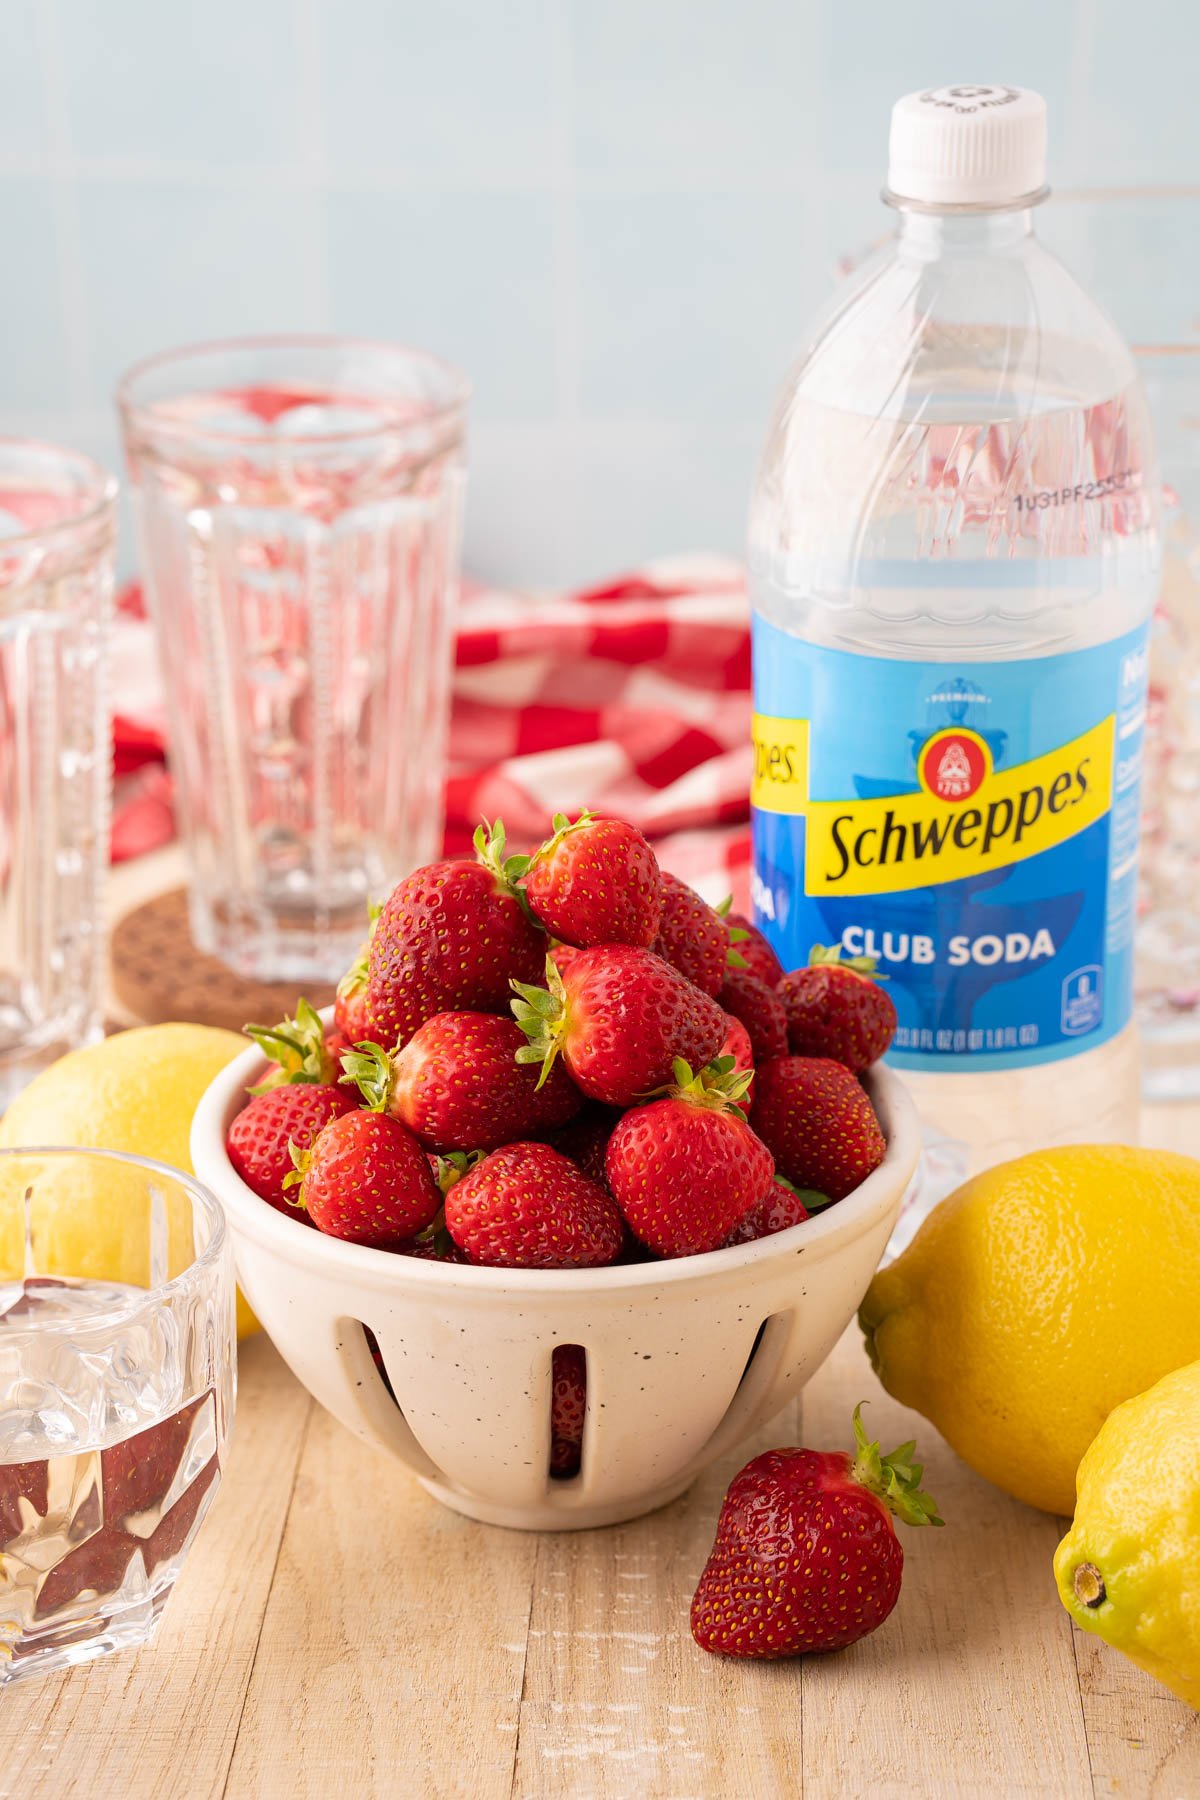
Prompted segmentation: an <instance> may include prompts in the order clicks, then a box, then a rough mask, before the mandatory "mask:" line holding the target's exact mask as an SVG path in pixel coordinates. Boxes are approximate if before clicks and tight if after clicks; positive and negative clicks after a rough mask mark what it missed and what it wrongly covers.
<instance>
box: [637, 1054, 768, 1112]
mask: <svg viewBox="0 0 1200 1800" xmlns="http://www.w3.org/2000/svg"><path fill="white" fill-rule="evenodd" d="M671 1073H672V1075H673V1076H674V1077H675V1079H674V1081H673V1082H671V1083H670V1084H669V1085H668V1086H667V1087H664V1088H658V1089H656V1090H655V1094H656V1096H658V1095H664V1096H666V1097H668V1098H669V1099H672V1100H686V1101H687V1103H688V1105H689V1106H704V1107H708V1108H709V1109H710V1110H712V1111H713V1112H736V1113H740V1110H741V1109H740V1108H739V1106H738V1101H739V1100H742V1099H744V1098H745V1096H746V1093H747V1091H748V1089H749V1087H750V1083H751V1082H752V1081H753V1080H754V1070H753V1069H744V1070H739V1069H738V1068H737V1066H736V1064H735V1063H734V1060H733V1058H732V1056H714V1057H713V1060H712V1061H711V1062H710V1063H708V1064H707V1065H706V1066H705V1067H704V1068H703V1069H701V1070H700V1071H699V1072H698V1074H695V1075H693V1074H692V1071H691V1067H690V1065H689V1064H688V1063H686V1062H685V1061H684V1059H683V1057H682V1056H677V1057H676V1058H675V1061H674V1062H673V1063H672V1064H671ZM646 1098H647V1099H649V1098H650V1096H649V1095H647V1096H646Z"/></svg>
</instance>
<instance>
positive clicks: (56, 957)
mask: <svg viewBox="0 0 1200 1800" xmlns="http://www.w3.org/2000/svg"><path fill="white" fill-rule="evenodd" d="M116 493H117V484H116V481H115V480H114V478H113V477H112V476H111V475H109V474H107V473H106V471H105V470H103V469H101V468H99V467H98V466H97V465H96V464H95V463H94V462H92V461H90V460H89V458H88V457H86V456H80V455H78V454H76V452H74V451H72V450H64V449H60V448H59V447H58V446H57V445H55V444H38V443H32V442H28V441H26V440H23V439H10V438H5V439H0V1111H2V1110H3V1108H4V1107H5V1106H6V1105H7V1104H8V1102H9V1100H11V1098H12V1096H13V1095H14V1094H15V1093H16V1092H17V1090H18V1089H19V1088H21V1087H23V1086H24V1085H25V1083H26V1082H27V1081H28V1080H29V1079H30V1077H31V1076H32V1075H34V1074H36V1072H37V1071H38V1069H40V1068H42V1067H43V1066H44V1065H45V1064H46V1063H49V1062H53V1061H54V1060H55V1058H56V1057H58V1056H61V1055H62V1054H63V1052H64V1051H66V1050H70V1049H73V1048H75V1047H76V1046H77V1045H79V1044H84V1043H88V1042H91V1041H93V1040H94V1039H95V1038H97V1037H99V1036H100V1034H101V1030H102V1016H101V994H102V983H103V980H104V959H105V942H106V939H105V928H104V882H105V876H106V873H107V869H108V824H109V804H110V793H111V787H112V755H111V750H110V737H109V706H108V685H107V671H108V638H109V620H110V613H111V604H112V579H113V547H114V542H115V537H116Z"/></svg>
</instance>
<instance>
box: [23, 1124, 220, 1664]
mask: <svg viewBox="0 0 1200 1800" xmlns="http://www.w3.org/2000/svg"><path fill="white" fill-rule="evenodd" d="M234 1352H235V1335H234V1286H233V1256H232V1251H231V1249H230V1244H229V1238H228V1233H227V1231H226V1227H225V1221H224V1217H223V1215H222V1212H221V1209H220V1207H219V1206H218V1205H217V1202H216V1201H215V1200H214V1199H213V1197H212V1195H211V1194H210V1193H209V1192H208V1191H207V1189H206V1188H203V1187H201V1185H200V1184H199V1182H197V1181H194V1180H193V1179H192V1178H191V1177H190V1176H188V1175H184V1174H181V1173H180V1171H179V1170H178V1169H169V1168H167V1167H165V1165H163V1164H161V1163H154V1162H148V1161H146V1160H145V1159H144V1158H142V1157H138V1156H122V1155H119V1154H117V1153H116V1152H113V1151H107V1150H42V1149H30V1150H4V1151H0V1687H2V1686H3V1685H4V1683H5V1682H8V1681H14V1680H17V1679H19V1678H20V1677H22V1676H24V1675H28V1674H31V1673H35V1672H41V1671H44V1670H47V1669H53V1668H60V1667H63V1666H64V1665H67V1664H71V1663H77V1662H84V1661H86V1660H87V1659H88V1658H89V1657H93V1656H99V1655H101V1654H102V1653H103V1652H104V1651H106V1650H117V1649H120V1648H122V1647H125V1646H130V1645H135V1644H142V1643H145V1642H147V1641H148V1639H149V1638H150V1637H151V1636H152V1635H153V1632H154V1628H155V1626H156V1624H157V1622H158V1619H159V1616H160V1614H161V1613H162V1610H163V1607H164V1606H165V1605H166V1602H167V1599H168V1596H169V1595H170V1592H171V1589H172V1587H173V1586H174V1584H175V1578H176V1576H177V1575H178V1573H179V1570H180V1568H181V1566H182V1564H183V1559H184V1557H185V1556H186V1555H187V1552H188V1548H189V1546H190V1545H191V1543H192V1540H193V1538H194V1537H195V1534H196V1531H197V1529H198V1528H199V1525H200V1523H201V1521H202V1519H203V1518H204V1515H205V1513H206V1512H207V1511H208V1508H209V1506H210V1505H211V1503H212V1499H213V1495H214V1494H215V1493H216V1490H217V1486H218V1483H219V1482H220V1478H221V1466H222V1463H223V1461H224V1457H225V1447H226V1443H227V1440H228V1437H229V1430H230V1426H231V1424H232V1421H233V1403H234V1382H235V1366H236V1365H235V1354H234Z"/></svg>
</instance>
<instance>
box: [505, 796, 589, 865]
mask: <svg viewBox="0 0 1200 1800" xmlns="http://www.w3.org/2000/svg"><path fill="white" fill-rule="evenodd" d="M595 816H596V815H595V814H594V813H593V812H589V810H588V808H587V807H586V806H585V807H584V809H583V811H582V812H581V813H580V815H579V817H578V818H577V819H569V818H568V817H567V815H566V813H555V815H554V817H553V819H552V820H551V821H550V822H551V824H552V826H553V827H554V832H553V836H551V837H548V838H547V839H546V841H545V843H544V844H539V845H538V847H537V849H536V850H535V851H534V853H533V855H532V856H529V857H526V859H525V864H526V868H525V870H523V871H522V873H525V872H526V871H527V870H529V869H531V868H532V867H533V865H534V863H535V862H537V861H538V860H539V859H540V858H541V857H543V856H549V854H550V852H551V851H552V850H557V848H558V846H559V845H560V844H561V843H562V841H563V839H564V838H565V837H570V835H571V833H572V832H573V831H578V830H579V828H580V826H581V825H590V824H591V823H592V821H593V820H594V818H595Z"/></svg>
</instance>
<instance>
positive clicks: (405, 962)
mask: <svg viewBox="0 0 1200 1800" xmlns="http://www.w3.org/2000/svg"><path fill="white" fill-rule="evenodd" d="M475 845H476V851H477V853H478V857H479V860H478V861H477V862H439V863H431V864H430V865H429V867H428V868H424V869H418V870H417V871H416V872H415V874H412V875H410V876H408V877H407V879H406V880H404V881H402V882H401V883H400V885H399V887H398V888H397V889H396V891H395V892H394V893H393V895H392V897H391V899H390V900H389V901H388V902H387V904H386V906H385V907H384V909H383V911H382V912H381V913H380V915H379V919H378V921H377V923H376V926H375V931H374V935H373V936H372V938H371V948H370V952H369V955H368V958H367V1001H366V1019H367V1025H368V1027H369V1030H368V1031H367V1032H366V1034H365V1036H366V1037H368V1038H370V1039H371V1040H372V1041H373V1042H375V1043H381V1044H385V1045H386V1046H387V1047H388V1048H389V1049H391V1048H392V1047H393V1046H394V1045H397V1044H403V1043H407V1041H408V1039H409V1038H410V1037H411V1036H412V1034H413V1032H414V1031H416V1029H417V1027H418V1026H419V1025H423V1024H424V1023H425V1021H426V1019H432V1018H433V1016H434V1014H435V1013H442V1012H459V1011H468V1010H469V1011H471V1012H495V1013H503V1012H506V1011H507V1010H508V1002H509V999H510V997H511V996H510V990H509V985H508V984H509V982H510V981H511V980H513V979H516V980H518V981H536V980H537V979H538V978H539V977H540V975H541V971H542V965H543V963H544V962H545V958H546V937H545V933H544V932H542V931H541V930H539V928H538V927H537V926H536V925H535V924H534V923H533V921H532V920H531V919H530V918H529V917H528V915H527V914H526V912H525V911H524V909H523V907H522V905H521V902H520V900H519V899H518V898H517V894H516V891H515V889H514V888H513V885H512V882H511V881H510V880H509V878H508V876H507V875H506V873H505V868H506V865H505V862H504V828H503V826H502V825H501V824H500V823H499V821H498V820H497V822H496V826H495V829H494V830H493V832H492V833H491V835H490V836H488V835H487V834H486V833H485V831H484V829H483V827H482V826H481V827H480V828H479V830H478V831H477V832H476V834H475Z"/></svg>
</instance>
